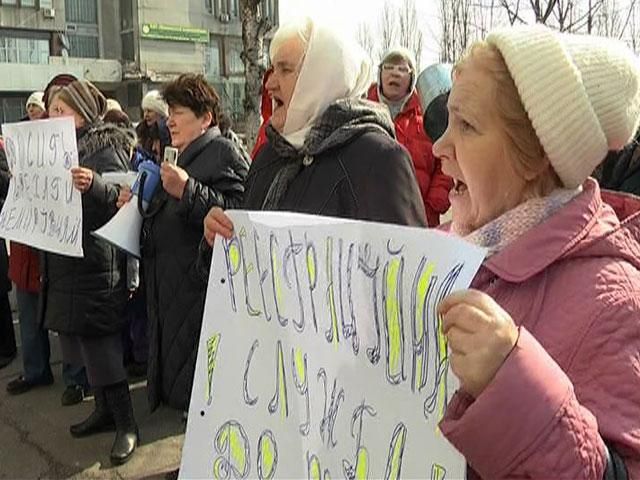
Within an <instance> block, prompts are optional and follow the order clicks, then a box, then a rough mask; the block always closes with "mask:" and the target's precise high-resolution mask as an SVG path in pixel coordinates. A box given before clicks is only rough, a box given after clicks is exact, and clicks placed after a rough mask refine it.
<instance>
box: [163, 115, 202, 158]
mask: <svg viewBox="0 0 640 480" xmlns="http://www.w3.org/2000/svg"><path fill="white" fill-rule="evenodd" d="M212 119H213V115H212V114H211V112H207V113H205V114H204V115H202V116H201V117H198V116H196V114H195V113H194V112H193V110H191V109H190V108H188V107H184V106H182V105H173V106H171V105H170V106H169V118H168V120H167V127H169V132H170V133H171V145H172V146H174V147H176V148H177V149H178V151H179V152H180V153H182V152H183V151H184V149H185V148H187V147H188V146H189V144H190V143H191V142H193V141H194V140H195V139H196V138H198V137H199V136H200V135H202V134H203V133H204V132H205V131H206V130H207V128H209V126H210V125H211V121H212Z"/></svg>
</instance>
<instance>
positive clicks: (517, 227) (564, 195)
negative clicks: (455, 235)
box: [465, 187, 582, 257]
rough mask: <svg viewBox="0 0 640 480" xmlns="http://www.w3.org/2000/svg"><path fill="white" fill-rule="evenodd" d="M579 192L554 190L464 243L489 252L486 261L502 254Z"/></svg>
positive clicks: (500, 219)
mask: <svg viewBox="0 0 640 480" xmlns="http://www.w3.org/2000/svg"><path fill="white" fill-rule="evenodd" d="M581 191H582V188H581V187H579V188H576V189H573V190H568V189H557V190H554V191H553V192H551V194H549V195H548V196H546V197H541V198H533V199H531V200H528V201H526V202H523V203H521V204H520V205H518V206H517V207H515V208H512V209H511V210H509V211H508V212H506V213H503V214H502V215H500V216H499V217H498V218H496V219H495V220H492V221H491V222H489V223H487V224H486V225H484V226H482V227H480V228H479V229H477V230H475V231H473V232H471V233H470V234H469V235H467V236H466V237H465V240H467V241H469V242H471V243H473V244H475V245H478V246H481V247H484V248H486V249H487V250H488V254H487V257H490V256H491V255H494V254H496V253H498V252H500V251H501V250H503V249H504V248H505V247H506V246H507V245H509V244H510V243H511V242H513V241H514V240H516V239H518V238H519V237H521V236H522V235H524V234H525V233H526V232H527V231H528V230H530V229H532V228H533V227H535V226H536V225H539V224H541V223H542V222H544V221H545V220H547V219H548V218H549V217H551V216H552V215H553V214H554V213H556V212H557V211H558V210H560V208H562V207H563V206H564V205H565V204H567V203H568V202H569V201H570V200H572V199H573V198H574V197H575V196H576V195H578V194H579V193H580V192H581Z"/></svg>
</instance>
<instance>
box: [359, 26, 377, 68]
mask: <svg viewBox="0 0 640 480" xmlns="http://www.w3.org/2000/svg"><path fill="white" fill-rule="evenodd" d="M356 40H357V41H358V43H359V44H360V46H361V47H362V49H363V50H364V51H365V53H367V55H369V59H370V60H371V63H372V64H373V65H376V64H377V63H378V58H377V57H376V51H375V50H376V49H375V42H374V41H373V35H371V28H370V26H369V25H368V24H366V23H363V22H361V23H360V24H358V29H357V30H356Z"/></svg>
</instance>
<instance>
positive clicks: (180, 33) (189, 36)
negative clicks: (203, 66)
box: [141, 23, 209, 43]
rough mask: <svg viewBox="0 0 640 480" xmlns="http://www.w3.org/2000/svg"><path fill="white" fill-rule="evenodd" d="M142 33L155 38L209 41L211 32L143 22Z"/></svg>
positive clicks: (143, 35)
mask: <svg viewBox="0 0 640 480" xmlns="http://www.w3.org/2000/svg"><path fill="white" fill-rule="evenodd" d="M141 35H142V38H153V39H155V40H175V41H178V42H197V43H209V32H208V31H207V30H203V29H201V28H191V27H177V26H174V25H160V24H158V23H143V24H142V30H141Z"/></svg>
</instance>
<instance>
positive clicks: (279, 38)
mask: <svg viewBox="0 0 640 480" xmlns="http://www.w3.org/2000/svg"><path fill="white" fill-rule="evenodd" d="M312 30H313V22H312V20H311V19H310V18H308V17H305V18H300V19H297V20H293V21H291V22H287V23H285V24H284V25H282V26H281V27H280V28H278V30H277V31H276V33H275V35H274V36H273V39H272V40H271V44H270V45H269V58H270V59H271V60H273V57H274V55H275V54H276V52H277V51H278V50H279V49H280V47H281V46H282V45H283V44H284V43H285V42H287V41H288V40H291V39H292V38H298V39H300V41H301V42H302V44H303V45H304V51H305V52H306V51H307V48H308V46H309V40H310V39H311V32H312Z"/></svg>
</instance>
